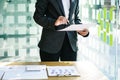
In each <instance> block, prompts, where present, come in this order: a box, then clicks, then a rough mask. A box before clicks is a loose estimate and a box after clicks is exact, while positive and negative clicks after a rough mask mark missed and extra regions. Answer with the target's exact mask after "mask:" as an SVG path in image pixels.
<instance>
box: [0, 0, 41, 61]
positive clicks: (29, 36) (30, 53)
mask: <svg viewBox="0 0 120 80" xmlns="http://www.w3.org/2000/svg"><path fill="white" fill-rule="evenodd" d="M35 2H36V0H0V60H1V61H3V62H4V61H39V54H38V48H37V43H38V41H39V38H40V37H39V36H40V34H41V29H40V27H39V26H38V25H36V23H35V22H34V20H33V12H34V10H35V7H34V5H35ZM30 57H32V58H30Z"/></svg>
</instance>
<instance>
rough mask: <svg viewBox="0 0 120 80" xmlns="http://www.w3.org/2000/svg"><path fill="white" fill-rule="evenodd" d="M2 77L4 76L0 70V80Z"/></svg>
mask: <svg viewBox="0 0 120 80" xmlns="http://www.w3.org/2000/svg"><path fill="white" fill-rule="evenodd" d="M3 75H4V71H2V70H0V80H2V77H3Z"/></svg>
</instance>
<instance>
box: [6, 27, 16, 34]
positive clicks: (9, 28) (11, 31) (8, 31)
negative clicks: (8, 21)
mask: <svg viewBox="0 0 120 80" xmlns="http://www.w3.org/2000/svg"><path fill="white" fill-rule="evenodd" d="M5 32H6V33H7V34H15V27H14V28H13V27H6V30H5Z"/></svg>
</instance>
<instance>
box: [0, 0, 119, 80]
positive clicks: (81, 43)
mask: <svg viewBox="0 0 120 80" xmlns="http://www.w3.org/2000/svg"><path fill="white" fill-rule="evenodd" d="M35 2H36V0H0V62H38V61H40V58H39V48H38V47H37V44H38V42H39V40H40V37H41V30H42V28H41V27H40V26H39V25H37V24H36V23H35V22H34V20H33V13H34V11H35ZM79 16H80V18H81V20H82V23H86V22H88V23H97V24H98V25H97V26H93V27H91V28H89V31H90V36H89V37H87V38H83V37H81V36H79V35H78V47H79V51H78V58H77V60H78V61H90V62H92V63H93V64H94V65H96V66H97V67H98V69H100V70H101V71H102V72H103V73H104V74H105V75H106V76H107V77H108V78H109V80H120V36H119V34H120V0H80V14H79Z"/></svg>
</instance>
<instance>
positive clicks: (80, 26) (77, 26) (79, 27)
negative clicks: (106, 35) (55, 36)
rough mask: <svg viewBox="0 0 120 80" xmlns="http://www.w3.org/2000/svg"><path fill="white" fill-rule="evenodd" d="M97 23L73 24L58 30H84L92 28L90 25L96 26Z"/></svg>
mask: <svg viewBox="0 0 120 80" xmlns="http://www.w3.org/2000/svg"><path fill="white" fill-rule="evenodd" d="M96 25H97V24H90V23H89V24H73V25H70V26H68V27H66V28H64V29H61V30H58V31H77V30H83V29H84V28H87V29H88V28H90V27H94V26H96Z"/></svg>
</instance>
